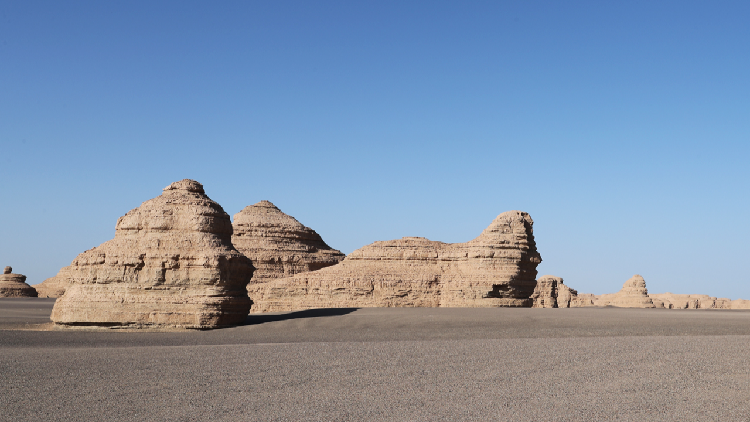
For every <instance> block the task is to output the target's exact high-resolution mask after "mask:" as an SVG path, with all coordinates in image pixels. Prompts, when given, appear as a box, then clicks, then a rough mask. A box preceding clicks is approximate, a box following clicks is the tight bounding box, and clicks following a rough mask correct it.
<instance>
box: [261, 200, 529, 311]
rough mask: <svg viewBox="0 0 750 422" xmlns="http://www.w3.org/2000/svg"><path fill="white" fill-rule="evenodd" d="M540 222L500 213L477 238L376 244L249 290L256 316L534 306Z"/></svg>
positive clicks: (519, 214)
mask: <svg viewBox="0 0 750 422" xmlns="http://www.w3.org/2000/svg"><path fill="white" fill-rule="evenodd" d="M533 224H534V222H533V220H532V219H531V217H530V216H529V215H528V214H527V213H525V212H521V211H509V212H505V213H503V214H500V215H499V216H498V217H497V218H496V219H495V220H494V221H493V222H492V224H490V226H489V227H488V228H487V229H485V230H484V231H483V232H482V234H480V235H479V237H477V238H476V239H474V240H472V241H469V242H466V243H454V244H450V243H443V242H436V241H431V240H427V239H425V238H421V237H404V238H402V239H398V240H389V241H380V242H375V243H372V244H370V245H368V246H365V247H363V248H361V249H358V250H356V251H354V252H352V253H351V254H350V255H348V256H347V257H346V259H344V260H343V261H342V262H341V263H340V264H338V265H334V266H332V267H328V268H323V269H320V270H318V271H312V272H306V273H301V274H297V275H295V276H293V277H288V278H280V279H276V280H273V281H269V282H266V283H260V284H252V285H251V286H249V287H248V290H249V292H250V297H251V298H252V299H253V301H254V302H255V305H254V307H253V312H269V311H292V310H299V309H309V308H341V307H393V306H399V307H422V306H424V307H437V306H443V307H495V306H524V307H529V306H531V304H532V300H531V299H530V298H529V297H530V296H531V294H532V292H533V291H534V287H535V286H536V280H535V278H536V267H537V265H539V263H540V262H541V261H542V259H541V256H540V255H539V253H538V252H537V250H536V243H535V242H534V234H533Z"/></svg>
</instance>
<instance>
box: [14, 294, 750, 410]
mask: <svg viewBox="0 0 750 422" xmlns="http://www.w3.org/2000/svg"><path fill="white" fill-rule="evenodd" d="M53 303H54V301H53V300H51V299H0V420H2V421H66V422H71V421H82V420H83V421H105V420H117V421H131V420H132V421H162V420H170V421H171V420H179V421H216V420H221V421H242V420H280V421H282V420H283V421H296V420H316V421H324V420H397V421H402V420H419V421H432V420H514V421H516V420H518V421H539V420H561V421H563V420H576V421H577V420H584V421H594V420H605V421H610V420H627V421H644V420H651V421H677V420H679V421H692V420H710V421H713V420H717V421H718V420H724V421H748V420H750V311H711V310H679V311H678V310H657V309H645V310H641V309H618V308H585V309H458V308H390V309H380V308H363V309H326V310H313V311H302V312H293V313H286V314H259V315H251V316H250V317H248V320H247V324H246V325H244V326H240V327H236V328H229V329H221V330H213V331H184V332H127V331H116V330H101V331H71V330H54V329H50V326H49V314H50V311H51V309H52V305H53ZM45 330H46V331H45Z"/></svg>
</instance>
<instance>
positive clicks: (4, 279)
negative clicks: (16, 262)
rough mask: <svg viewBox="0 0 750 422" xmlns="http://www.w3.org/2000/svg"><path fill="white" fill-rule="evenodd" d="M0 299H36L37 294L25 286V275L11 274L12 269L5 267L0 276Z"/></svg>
mask: <svg viewBox="0 0 750 422" xmlns="http://www.w3.org/2000/svg"><path fill="white" fill-rule="evenodd" d="M0 297H37V293H36V290H35V289H34V288H33V287H31V286H29V285H28V284H26V276H25V275H22V274H13V268H12V267H5V269H4V270H3V274H2V275H0Z"/></svg>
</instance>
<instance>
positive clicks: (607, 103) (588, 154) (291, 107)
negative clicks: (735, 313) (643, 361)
mask: <svg viewBox="0 0 750 422" xmlns="http://www.w3.org/2000/svg"><path fill="white" fill-rule="evenodd" d="M467 3H470V4H467ZM749 20H750V3H747V2H739V1H737V2H690V1H664V2H647V1H633V2H594V1H592V2H585V1H573V2H552V1H549V2H545V1H523V2H521V1H518V2H439V1H429V2H428V1H423V2H419V1H411V2H410V1H392V2H391V1H377V2H343V1H342V2H327V1H298V2H292V1H278V2H249V1H248V2H229V1H227V2H188V1H179V2H177V1H175V2H145V1H144V2H75V1H70V2H52V1H50V2H38V1H26V2H2V3H0V146H1V147H2V150H1V151H2V156H1V157H0V194H2V198H3V200H2V203H3V206H2V207H0V239H2V241H1V242H0V260H1V261H2V262H0V265H2V266H4V265H12V266H13V267H14V270H15V272H19V273H23V274H26V275H27V276H28V277H29V280H28V281H29V282H30V283H31V284H36V283H39V282H41V281H42V280H44V279H45V278H47V277H51V276H53V275H55V274H56V272H57V271H58V270H59V268H60V267H63V266H65V265H68V264H70V262H71V261H72V260H73V258H75V256H76V255H77V254H78V253H80V252H83V251H84V250H86V249H89V248H91V247H94V246H97V245H99V244H101V243H102V242H104V241H106V240H108V239H111V238H112V237H113V235H114V226H115V222H116V221H117V218H118V217H120V216H121V215H123V214H125V213H126V212H127V211H129V210H130V209H133V208H135V207H137V206H139V205H140V204H141V202H143V201H145V200H148V199H150V198H153V197H155V196H157V195H159V194H160V193H161V189H162V188H163V187H165V186H166V185H168V184H169V183H171V182H173V181H176V180H180V179H183V178H192V179H196V180H198V181H200V182H201V183H203V184H204V186H205V188H206V192H207V194H208V195H209V196H210V197H211V198H212V199H214V200H216V201H217V202H219V203H220V204H221V205H222V206H223V207H224V209H225V210H226V211H227V212H228V213H229V214H230V215H234V214H235V213H237V212H239V211H240V210H241V209H242V208H243V207H244V206H246V205H250V204H253V203H256V202H258V201H260V200H262V199H267V200H270V201H272V202H274V203H275V204H276V205H277V206H278V207H279V208H280V209H281V210H282V211H284V212H286V213H288V214H290V215H292V216H294V217H295V218H297V219H298V220H300V221H301V222H302V223H303V224H306V225H308V226H310V227H312V228H313V229H315V230H316V231H318V233H320V234H321V235H322V236H323V238H324V239H325V240H326V241H327V242H328V243H329V244H330V245H331V246H332V247H334V248H338V249H341V250H342V251H344V252H346V253H349V252H352V251H353V250H355V249H357V248H359V247H361V246H364V245H366V244H369V243H371V242H373V241H376V240H387V239H394V238H400V237H402V236H424V237H427V238H429V239H432V240H441V241H444V242H464V241H468V240H471V239H472V238H474V237H476V236H477V235H478V234H479V233H480V232H481V231H482V230H483V229H484V228H485V227H486V226H487V225H489V223H490V222H491V221H492V220H493V219H494V217H495V216H497V215H498V214H500V213H501V212H504V211H507V210H513V209H518V210H523V211H527V212H529V213H530V214H531V216H532V217H533V218H534V221H535V226H534V227H535V235H536V239H537V244H538V249H539V251H540V253H541V255H542V258H543V259H544V262H542V264H541V265H540V266H539V275H543V274H553V275H557V276H561V277H563V278H564V279H565V281H566V282H567V283H568V284H569V285H570V286H572V287H573V288H576V289H578V290H579V291H582V292H590V293H597V294H599V293H608V292H614V291H617V290H619V288H620V287H621V286H622V284H623V283H624V282H625V280H627V279H628V278H629V277H630V276H632V275H633V274H636V273H638V274H641V275H643V276H644V278H645V279H646V282H647V285H648V287H649V290H650V291H652V292H665V291H671V292H673V293H703V294H710V295H712V296H719V297H729V298H732V299H734V298H738V297H742V298H747V299H750V280H749V279H748V277H749V276H748V274H749V273H750V272H748V271H747V262H748V257H749V256H750V246H748V244H747V242H746V241H745V239H747V238H750V224H749V223H748V218H747V217H748V209H749V208H750V200H748V191H749V189H748V188H749V187H750V170H748V162H750V146H749V145H750V78H748V75H750V25H747V22H748V21H749Z"/></svg>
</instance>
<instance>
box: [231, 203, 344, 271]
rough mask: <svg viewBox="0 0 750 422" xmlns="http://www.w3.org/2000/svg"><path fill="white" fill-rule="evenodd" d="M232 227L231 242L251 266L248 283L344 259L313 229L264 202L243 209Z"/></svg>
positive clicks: (311, 268) (314, 268)
mask: <svg viewBox="0 0 750 422" xmlns="http://www.w3.org/2000/svg"><path fill="white" fill-rule="evenodd" d="M232 226H233V227H234V234H233V235H232V243H233V244H234V246H235V247H236V248H237V250H238V251H240V252H242V253H243V254H244V255H245V256H247V257H248V258H250V260H252V261H253V265H254V266H255V273H253V279H252V280H251V281H250V284H256V283H265V282H267V281H270V280H272V279H274V278H281V277H291V276H293V275H295V274H298V273H303V272H306V271H315V270H319V269H321V268H324V267H330V266H331V265H335V264H338V263H339V262H341V261H342V260H343V259H344V254H342V253H341V252H340V251H337V250H336V249H333V248H331V247H330V246H328V245H327V244H326V243H325V242H324V241H323V239H322V238H321V237H320V235H319V234H318V233H316V232H315V230H313V229H311V228H309V227H305V226H304V225H302V224H301V223H300V222H299V221H297V220H296V219H295V218H294V217H291V216H289V215H287V214H284V213H283V212H281V210H279V209H278V208H276V206H275V205H274V204H272V203H270V202H268V201H260V202H258V203H257V204H255V205H248V206H247V207H245V209H243V210H242V211H240V212H239V213H237V214H235V215H234V222H233V223H232ZM248 286H249V285H248Z"/></svg>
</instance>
